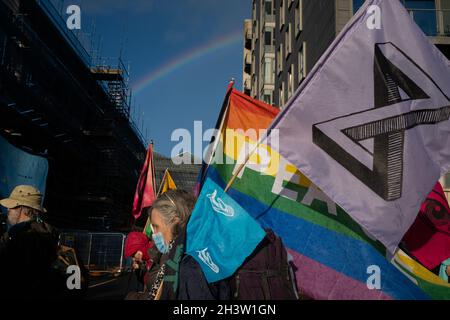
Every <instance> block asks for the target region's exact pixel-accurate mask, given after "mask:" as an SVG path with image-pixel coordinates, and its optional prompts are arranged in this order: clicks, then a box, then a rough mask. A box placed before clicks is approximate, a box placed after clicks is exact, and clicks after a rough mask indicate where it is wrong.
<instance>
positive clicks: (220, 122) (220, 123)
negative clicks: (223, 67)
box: [200, 78, 234, 184]
mask: <svg viewBox="0 0 450 320" xmlns="http://www.w3.org/2000/svg"><path fill="white" fill-rule="evenodd" d="M233 85H234V78H231V80H230V82H229V83H228V88H227V93H226V95H225V99H224V100H223V103H222V108H221V109H220V113H219V117H218V118H217V122H216V129H218V133H219V134H218V135H217V137H215V140H214V143H213V145H210V148H208V153H209V150H211V153H210V154H208V158H209V159H208V161H207V162H206V168H204V170H203V171H202V177H201V180H200V184H203V180H205V176H206V172H207V171H208V168H209V165H210V164H211V161H212V159H213V156H214V154H215V153H216V149H217V146H218V144H219V141H220V135H221V133H222V129H223V125H224V124H225V115H226V114H227V113H228V108H229V106H230V95H231V92H232V89H233ZM202 169H203V168H202Z"/></svg>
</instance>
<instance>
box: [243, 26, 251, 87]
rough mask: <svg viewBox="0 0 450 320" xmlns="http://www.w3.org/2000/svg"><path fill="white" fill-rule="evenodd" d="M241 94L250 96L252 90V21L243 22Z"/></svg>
mask: <svg viewBox="0 0 450 320" xmlns="http://www.w3.org/2000/svg"><path fill="white" fill-rule="evenodd" d="M243 58H244V59H243V67H242V69H243V71H244V72H243V76H242V92H244V93H245V94H246V95H248V96H249V95H251V90H252V85H251V83H252V20H251V19H246V20H245V21H244V57H243Z"/></svg>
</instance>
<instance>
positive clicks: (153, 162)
mask: <svg viewBox="0 0 450 320" xmlns="http://www.w3.org/2000/svg"><path fill="white" fill-rule="evenodd" d="M150 143H151V145H152V150H153V151H154V150H155V145H154V142H153V139H152V140H151V142H150ZM153 153H154V152H152V179H153V185H155V182H156V172H155V157H154V156H153ZM154 192H155V189H154V188H153V193H154Z"/></svg>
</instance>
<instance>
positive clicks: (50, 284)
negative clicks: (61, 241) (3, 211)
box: [0, 221, 66, 299]
mask: <svg viewBox="0 0 450 320" xmlns="http://www.w3.org/2000/svg"><path fill="white" fill-rule="evenodd" d="M0 243H1V244H0V283H1V284H2V285H1V290H0V292H1V296H2V297H5V298H9V299H53V298H61V295H60V292H61V290H63V289H64V287H65V285H66V284H65V281H64V279H63V278H62V277H61V275H60V274H59V273H58V272H56V271H55V270H54V269H53V268H52V266H53V263H54V261H55V260H56V258H57V248H58V233H57V232H56V230H55V229H54V228H52V227H51V226H50V225H48V224H46V223H38V222H36V221H29V222H22V223H19V224H17V225H15V226H13V227H12V228H11V229H10V230H9V231H8V232H7V233H5V234H4V235H3V237H2V239H1V240H0Z"/></svg>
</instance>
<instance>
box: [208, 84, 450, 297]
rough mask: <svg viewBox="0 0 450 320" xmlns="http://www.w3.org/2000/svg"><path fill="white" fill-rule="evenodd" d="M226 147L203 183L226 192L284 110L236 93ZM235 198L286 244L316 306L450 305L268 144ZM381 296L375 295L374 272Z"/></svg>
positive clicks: (445, 292) (410, 263)
mask: <svg viewBox="0 0 450 320" xmlns="http://www.w3.org/2000/svg"><path fill="white" fill-rule="evenodd" d="M231 90H232V91H231V92H228V93H227V97H228V108H227V109H226V112H224V121H223V126H222V127H221V133H222V134H221V136H220V142H219V143H218V145H217V148H216V151H215V154H214V157H213V158H212V161H211V163H210V165H209V167H208V168H207V170H206V174H204V177H205V178H206V177H208V178H210V179H212V180H213V181H214V182H215V183H217V184H218V185H220V186H221V187H222V188H224V187H225V185H226V184H227V182H228V181H229V180H230V179H231V177H232V176H233V172H236V171H237V168H238V167H239V166H240V163H242V162H243V159H245V152H243V150H246V149H247V150H253V149H254V148H255V147H256V146H257V143H256V142H257V141H258V139H259V137H260V136H261V135H262V134H264V131H259V130H264V129H266V128H267V127H268V126H269V124H270V123H271V121H272V119H273V118H274V117H275V116H276V114H277V113H278V109H277V108H274V107H272V106H269V105H267V104H264V103H262V102H260V101H257V100H253V99H251V98H250V97H248V96H246V95H244V94H242V93H240V92H239V91H236V90H235V89H231ZM228 194H229V195H230V196H231V197H232V198H233V199H234V200H236V201H237V202H238V203H239V204H240V205H241V206H242V207H243V208H244V209H245V210H246V211H247V212H248V213H249V214H250V215H251V216H253V218H255V219H256V220H257V221H258V222H259V223H260V224H261V225H262V226H263V227H268V228H271V229H272V230H274V231H275V232H276V233H277V234H278V235H279V236H280V237H281V238H282V240H283V242H284V244H285V246H286V247H287V249H288V251H289V253H290V254H291V255H292V257H293V258H294V263H295V265H296V267H297V268H298V269H297V271H296V281H297V286H298V288H299V291H300V293H301V294H302V295H305V296H308V297H310V298H313V299H428V298H439V299H443V298H449V297H450V288H448V287H445V284H444V283H443V282H439V278H438V277H437V279H436V278H435V277H432V276H430V275H429V274H427V275H426V276H423V274H424V273H426V270H423V269H420V272H416V271H417V270H418V269H419V268H418V267H417V263H415V261H414V260H412V259H407V258H406V257H407V256H406V257H405V255H402V256H401V257H399V256H395V257H394V258H393V259H392V263H391V261H390V260H391V259H387V258H386V255H387V253H386V250H385V248H384V246H383V245H382V244H381V243H380V242H378V241H375V240H373V239H371V237H370V236H369V235H367V234H366V233H365V231H364V230H363V229H361V227H360V226H359V225H358V224H357V223H356V222H354V221H353V220H352V219H351V218H350V216H349V215H348V214H346V213H345V212H344V211H343V210H342V209H341V208H340V207H338V206H336V204H334V203H333V202H332V201H331V200H330V199H329V198H328V197H327V196H326V195H325V194H324V193H322V192H321V191H320V190H319V189H318V188H317V187H316V186H315V185H313V184H312V183H311V182H310V181H309V180H308V179H307V178H306V177H305V176H304V175H303V174H302V173H301V172H300V171H299V170H297V169H296V168H295V167H294V166H293V165H292V164H290V163H289V162H287V161H286V160H285V159H284V158H283V157H281V156H280V155H279V154H278V153H277V152H276V151H274V150H272V149H271V148H270V147H269V146H267V145H259V146H257V149H256V152H254V153H253V154H252V156H250V158H249V161H248V162H247V164H246V165H245V167H244V169H243V170H241V172H240V173H239V175H238V176H237V179H236V181H235V182H234V183H233V185H232V187H231V189H230V190H228ZM373 266H376V267H378V268H379V270H380V276H381V279H380V285H381V287H380V289H369V286H368V282H370V280H369V279H370V276H371V274H372V273H371V270H372V267H373Z"/></svg>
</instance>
